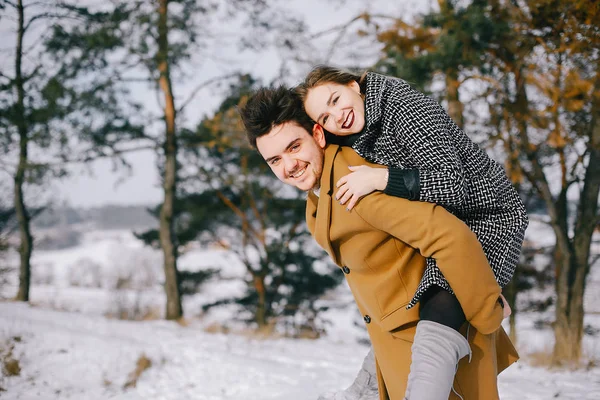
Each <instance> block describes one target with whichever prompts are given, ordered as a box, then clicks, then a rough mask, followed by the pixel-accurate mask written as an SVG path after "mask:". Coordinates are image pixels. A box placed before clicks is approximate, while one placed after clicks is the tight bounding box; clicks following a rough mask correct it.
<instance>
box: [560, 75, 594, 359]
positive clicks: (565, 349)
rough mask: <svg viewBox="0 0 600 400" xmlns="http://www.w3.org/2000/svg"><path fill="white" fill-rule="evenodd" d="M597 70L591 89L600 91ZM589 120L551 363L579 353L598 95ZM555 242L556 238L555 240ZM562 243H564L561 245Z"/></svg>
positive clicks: (591, 212)
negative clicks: (585, 158)
mask: <svg viewBox="0 0 600 400" xmlns="http://www.w3.org/2000/svg"><path fill="white" fill-rule="evenodd" d="M599 75H600V74H598V75H597V77H596V82H595V88H594V89H595V90H594V93H600V76H599ZM592 113H593V114H592V124H591V128H590V132H589V137H590V141H589V143H588V150H589V153H590V156H589V160H588V166H587V169H586V171H585V178H584V184H583V189H582V191H581V194H580V198H579V206H578V209H577V218H576V221H577V222H576V223H575V229H574V232H575V233H574V237H573V241H572V244H571V245H570V246H569V250H570V252H569V254H560V256H561V257H560V260H561V261H562V262H561V265H560V270H559V274H558V280H557V306H556V324H555V326H554V335H555V344H554V352H553V363H554V364H575V363H577V362H578V361H579V359H580V357H581V340H582V337H583V316H584V309H583V296H584V294H585V280H586V277H587V275H588V273H589V271H590V263H589V262H590V246H591V243H592V235H593V234H594V229H595V228H596V226H597V225H598V223H599V222H600V219H599V217H598V196H599V192H600V96H599V95H596V96H594V98H593V99H592ZM557 243H558V242H557ZM563 247H564V246H563Z"/></svg>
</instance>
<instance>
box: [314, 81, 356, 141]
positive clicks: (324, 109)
mask: <svg viewBox="0 0 600 400" xmlns="http://www.w3.org/2000/svg"><path fill="white" fill-rule="evenodd" d="M304 108H305V109H306V113H307V114H308V116H309V117H311V118H312V119H313V120H314V121H315V122H317V123H318V124H319V125H321V126H322V127H323V128H325V129H326V130H327V131H329V132H331V133H333V134H334V135H339V136H346V135H352V134H354V133H358V132H360V131H362V129H363V127H364V126H365V102H364V100H363V98H362V96H361V94H360V87H359V85H358V83H357V82H356V81H352V82H351V83H349V84H348V85H340V84H339V83H331V82H328V83H324V84H322V85H319V86H315V87H314V88H312V89H309V90H308V92H307V95H306V100H305V101H304Z"/></svg>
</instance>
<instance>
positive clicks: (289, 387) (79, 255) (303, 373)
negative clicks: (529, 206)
mask: <svg viewBox="0 0 600 400" xmlns="http://www.w3.org/2000/svg"><path fill="white" fill-rule="evenodd" d="M542 231H543V230H542V229H541V228H540V227H537V226H536V224H535V223H533V224H532V228H531V229H530V231H528V234H531V235H535V236H537V238H540V237H541V236H542ZM181 265H182V268H183V269H198V268H208V267H217V268H219V269H220V270H221V271H223V275H224V276H225V277H226V278H227V279H226V280H223V281H219V282H218V283H214V284H207V285H205V286H204V287H203V291H202V294H201V295H196V296H193V297H188V298H185V301H184V308H185V310H186V320H185V322H184V323H181V324H178V323H175V322H166V321H162V320H160V319H157V318H159V317H160V315H161V314H162V308H163V304H164V295H163V293H162V291H161V289H160V286H157V283H156V282H158V281H159V279H160V276H161V272H160V269H161V266H160V255H159V253H158V252H156V251H154V250H150V249H148V248H144V247H143V246H142V245H141V243H139V242H138V241H137V240H136V239H135V238H134V237H133V236H132V235H131V234H130V233H128V232H122V231H109V232H102V231H100V232H99V231H96V232H91V233H88V234H86V235H85V237H84V240H83V242H82V244H81V245H80V246H78V247H76V248H70V249H65V250H57V251H38V252H36V253H35V257H34V259H33V281H34V284H33V286H32V288H31V305H27V304H17V303H14V302H10V301H4V302H0V356H3V357H4V358H5V360H6V359H7V358H6V355H7V353H8V352H10V357H11V358H13V359H17V360H18V361H19V368H20V374H19V375H18V376H10V377H8V376H6V373H4V372H3V375H2V376H1V377H0V398H2V399H198V400H217V399H240V400H250V399H265V400H267V399H279V400H310V399H314V400H316V399H317V397H318V396H319V395H320V394H323V393H326V392H329V391H335V390H341V389H343V388H344V387H346V386H348V385H349V384H350V383H351V382H352V380H353V378H354V376H355V374H356V372H357V371H358V369H359V368H360V365H361V363H362V360H363V358H364V356H365V355H366V353H367V351H368V348H367V347H366V346H365V345H363V344H359V343H358V341H357V339H358V338H361V337H364V332H363V331H362V330H361V329H360V328H359V327H357V326H355V324H354V322H355V321H356V320H357V318H358V315H357V313H356V312H355V310H354V308H353V306H352V301H351V298H350V295H349V293H348V291H347V288H345V286H344V285H342V286H341V287H340V288H339V289H337V290H336V292H335V294H334V296H335V297H336V298H338V299H341V300H340V301H341V303H342V304H344V305H345V306H344V307H342V308H337V309H331V310H329V311H328V312H327V313H326V314H325V315H324V317H325V318H326V319H328V320H329V321H331V325H330V326H328V328H327V331H328V334H327V335H324V336H323V337H321V338H320V339H317V340H308V339H290V338H281V337H270V338H265V337H260V336H258V335H257V334H253V333H251V332H243V331H242V332H238V333H235V334H233V333H230V334H223V333H210V332H213V331H215V329H211V327H214V326H217V325H227V326H229V327H230V328H231V329H232V330H236V328H238V327H239V325H236V324H234V323H230V320H231V319H232V315H233V314H232V310H230V309H228V308H222V309H215V310H214V311H213V312H210V313H201V311H200V306H201V305H202V304H206V303H207V302H210V301H214V300H216V299H219V298H222V297H224V296H226V295H227V294H228V293H232V292H238V291H241V290H242V289H243V282H242V281H241V280H240V277H241V276H243V268H242V267H241V266H240V265H239V264H236V263H235V260H233V259H232V258H230V257H228V256H227V255H226V254H223V253H221V252H218V251H216V250H206V249H191V250H190V251H189V252H188V253H187V254H186V255H185V256H184V257H183V258H182V260H181ZM123 281H125V282H127V285H125V286H124V288H121V290H118V291H117V290H116V289H115V288H116V287H118V286H119V283H118V282H123ZM599 282H600V274H599V273H598V268H595V269H594V270H593V271H592V276H591V278H590V281H589V282H588V287H587V292H588V295H587V296H586V310H587V311H588V315H587V316H586V320H585V323H586V326H588V327H589V330H590V332H591V333H593V335H586V336H585V337H584V357H585V362H586V364H587V368H585V367H584V368H582V369H579V370H576V371H563V370H555V371H549V370H547V369H546V368H545V367H543V366H534V365H537V364H536V361H537V360H539V359H540V358H543V356H542V357H540V354H544V353H548V352H550V351H551V349H552V340H553V337H552V332H551V331H550V328H549V327H547V326H546V327H542V328H539V326H540V324H539V322H538V321H539V320H551V319H552V314H551V312H546V313H544V314H541V313H521V314H519V318H518V319H517V332H518V335H519V341H518V349H519V351H520V353H521V355H522V356H523V359H522V360H521V361H520V362H519V363H517V364H516V365H514V366H512V367H511V368H509V369H508V370H507V371H505V372H504V373H503V374H502V375H500V377H499V385H500V394H501V398H502V399H505V400H517V399H519V400H522V399H532V400H548V399H577V400H587V399H590V400H591V399H596V400H597V399H600V339H599V338H600V335H599V334H598V333H597V331H598V329H599V328H600V301H598V292H599V291H598V288H600V284H599ZM15 290H16V288H15V286H13V285H10V286H5V287H4V288H3V293H2V294H3V295H4V296H9V295H14V293H15ZM132 309H133V310H134V311H135V315H137V316H142V317H143V318H145V319H147V320H144V321H138V322H135V321H124V320H118V319H115V318H112V317H114V316H115V315H119V313H122V312H123V311H131V310H132ZM541 325H543V324H541ZM138 361H139V363H140V364H139V365H140V367H141V366H145V367H147V368H140V369H139V371H138V372H140V373H138V374H137V375H136V374H135V371H136V366H137V365H138Z"/></svg>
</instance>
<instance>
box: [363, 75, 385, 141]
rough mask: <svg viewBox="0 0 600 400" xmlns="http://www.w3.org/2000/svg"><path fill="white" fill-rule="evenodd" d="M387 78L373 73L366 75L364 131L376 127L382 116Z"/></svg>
mask: <svg viewBox="0 0 600 400" xmlns="http://www.w3.org/2000/svg"><path fill="white" fill-rule="evenodd" d="M388 79H389V78H388V77H386V76H385V75H381V74H378V73H375V72H368V73H367V77H366V80H367V83H366V90H365V129H364V131H365V132H366V131H369V129H370V128H371V127H372V126H373V125H376V124H377V123H378V122H379V120H380V119H381V116H382V102H383V101H385V97H386V94H385V89H386V83H387V81H388Z"/></svg>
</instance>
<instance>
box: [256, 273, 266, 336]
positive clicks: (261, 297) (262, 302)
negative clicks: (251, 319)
mask: <svg viewBox="0 0 600 400" xmlns="http://www.w3.org/2000/svg"><path fill="white" fill-rule="evenodd" d="M253 279H254V288H255V289H256V294H257V295H258V302H257V303H256V316H255V318H256V323H257V324H258V327H259V328H263V327H265V326H267V293H266V289H265V278H264V276H261V275H255V276H254V278H253Z"/></svg>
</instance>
